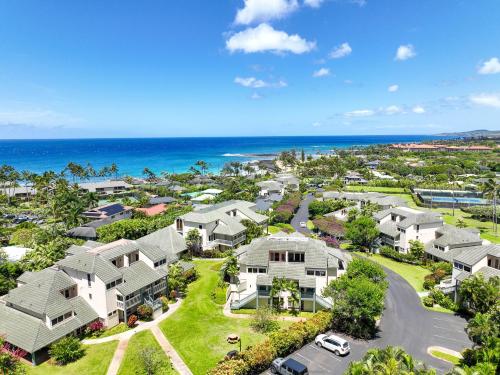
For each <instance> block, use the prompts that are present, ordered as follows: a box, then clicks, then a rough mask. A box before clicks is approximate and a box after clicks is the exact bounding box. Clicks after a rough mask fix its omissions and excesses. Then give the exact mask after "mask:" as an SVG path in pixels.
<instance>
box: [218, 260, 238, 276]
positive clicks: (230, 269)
mask: <svg viewBox="0 0 500 375" xmlns="http://www.w3.org/2000/svg"><path fill="white" fill-rule="evenodd" d="M238 272H239V268H238V259H236V257H235V256H234V255H231V256H229V257H227V258H226V260H225V262H224V264H223V265H222V267H221V269H220V277H221V280H222V281H225V280H226V279H227V278H229V280H230V281H232V280H233V279H234V277H235V276H236V275H238Z"/></svg>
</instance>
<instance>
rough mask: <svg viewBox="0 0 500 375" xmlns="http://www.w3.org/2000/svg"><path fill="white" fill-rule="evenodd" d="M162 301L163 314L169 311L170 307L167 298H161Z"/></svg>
mask: <svg viewBox="0 0 500 375" xmlns="http://www.w3.org/2000/svg"><path fill="white" fill-rule="evenodd" d="M160 300H161V311H162V312H166V311H168V309H169V307H168V298H167V297H165V296H161V297H160Z"/></svg>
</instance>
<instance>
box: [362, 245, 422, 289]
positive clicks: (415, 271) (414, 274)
mask: <svg viewBox="0 0 500 375" xmlns="http://www.w3.org/2000/svg"><path fill="white" fill-rule="evenodd" d="M360 255H362V256H365V257H368V258H369V259H371V260H373V261H374V262H376V263H378V264H380V265H382V266H385V267H387V268H389V269H390V270H391V271H394V272H396V273H397V274H398V275H400V276H401V277H403V278H404V279H405V280H406V281H408V283H409V284H410V285H411V286H412V287H413V289H415V290H416V291H417V292H423V291H424V288H423V286H422V285H423V282H424V277H425V276H427V275H429V274H430V273H431V271H429V270H428V269H425V268H424V267H420V266H414V265H413V264H407V263H401V262H396V261H395V260H392V259H389V258H386V257H383V256H382V255H380V254H373V255H369V256H367V255H365V254H362V253H360Z"/></svg>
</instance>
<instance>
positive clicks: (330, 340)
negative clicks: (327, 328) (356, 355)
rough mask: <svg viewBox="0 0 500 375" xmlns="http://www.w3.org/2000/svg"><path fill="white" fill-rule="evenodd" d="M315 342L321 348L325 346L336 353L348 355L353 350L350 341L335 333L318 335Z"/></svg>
mask: <svg viewBox="0 0 500 375" xmlns="http://www.w3.org/2000/svg"><path fill="white" fill-rule="evenodd" d="M314 342H315V344H316V345H317V346H319V347H320V348H325V349H328V350H330V351H331V352H334V353H335V355H346V354H349V352H350V351H351V348H350V346H349V343H348V342H347V341H345V340H344V339H343V338H342V337H338V336H335V335H330V336H327V335H318V336H316V339H315V340H314Z"/></svg>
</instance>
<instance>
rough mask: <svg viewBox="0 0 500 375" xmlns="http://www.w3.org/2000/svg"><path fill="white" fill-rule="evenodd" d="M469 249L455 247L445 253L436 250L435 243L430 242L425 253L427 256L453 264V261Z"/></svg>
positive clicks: (466, 247)
mask: <svg viewBox="0 0 500 375" xmlns="http://www.w3.org/2000/svg"><path fill="white" fill-rule="evenodd" d="M467 249H469V247H468V246H465V247H455V248H452V249H450V250H448V251H446V252H445V251H443V250H439V249H436V248H434V245H433V242H430V243H429V244H427V245H426V248H425V252H426V253H427V254H430V255H433V256H435V257H438V258H440V259H443V260H444V261H447V262H450V263H452V262H453V259H455V258H456V257H457V256H459V255H460V254H462V253H463V252H464V251H467Z"/></svg>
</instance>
